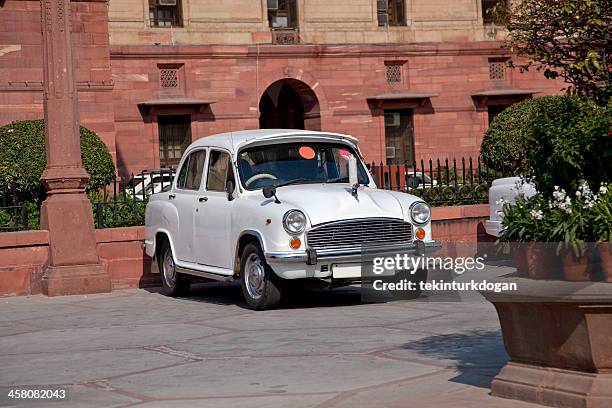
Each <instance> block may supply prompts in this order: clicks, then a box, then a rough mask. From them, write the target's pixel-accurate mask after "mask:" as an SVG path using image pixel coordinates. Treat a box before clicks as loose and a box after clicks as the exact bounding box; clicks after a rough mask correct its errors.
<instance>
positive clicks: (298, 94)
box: [259, 79, 321, 130]
mask: <svg viewBox="0 0 612 408" xmlns="http://www.w3.org/2000/svg"><path fill="white" fill-rule="evenodd" d="M259 127H260V128H261V129H308V130H321V114H320V108H319V100H318V99H317V96H316V95H315V93H314V92H313V90H312V89H310V87H309V86H308V85H306V84H305V83H304V82H302V81H298V80H297V79H281V80H279V81H276V82H274V83H273V84H272V85H270V86H269V87H268V89H266V91H265V92H264V93H263V95H262V96H261V100H260V101H259Z"/></svg>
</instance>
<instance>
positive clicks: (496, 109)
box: [488, 104, 512, 126]
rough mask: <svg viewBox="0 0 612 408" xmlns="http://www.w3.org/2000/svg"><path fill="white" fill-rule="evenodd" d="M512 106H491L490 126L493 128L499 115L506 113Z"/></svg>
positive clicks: (489, 108)
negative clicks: (494, 121)
mask: <svg viewBox="0 0 612 408" xmlns="http://www.w3.org/2000/svg"><path fill="white" fill-rule="evenodd" d="M510 106H512V105H509V104H502V105H489V107H488V110H489V126H491V123H493V120H494V119H495V118H496V117H497V115H499V114H500V113H502V112H503V111H504V109H506V108H508V107H510Z"/></svg>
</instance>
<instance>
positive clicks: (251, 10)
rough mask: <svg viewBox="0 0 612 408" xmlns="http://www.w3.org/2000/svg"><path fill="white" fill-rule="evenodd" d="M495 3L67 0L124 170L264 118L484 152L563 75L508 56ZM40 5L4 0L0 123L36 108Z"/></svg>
mask: <svg viewBox="0 0 612 408" xmlns="http://www.w3.org/2000/svg"><path fill="white" fill-rule="evenodd" d="M58 1H68V0H58ZM495 2H496V1H495V0H492V1H491V0H457V1H453V2H445V1H440V0H379V1H377V0H353V1H350V2H337V3H331V2H328V1H326V0H216V1H214V0H110V1H109V0H72V2H71V5H72V10H73V27H72V31H73V42H74V44H75V47H76V52H75V59H76V61H77V64H78V66H77V67H76V68H77V69H76V73H77V82H78V91H79V100H80V115H81V123H82V124H83V125H84V126H87V127H89V128H90V129H92V130H94V131H96V132H97V133H98V134H99V135H100V136H101V137H102V139H103V140H104V141H105V142H106V143H107V145H108V147H109V149H110V150H111V152H112V153H113V155H114V156H115V158H116V162H117V165H118V168H119V171H120V172H121V173H122V174H125V172H135V171H140V170H142V169H146V168H155V167H165V166H173V165H176V164H177V163H178V159H179V158H180V155H181V153H182V151H183V149H184V148H185V147H186V146H187V145H188V143H189V142H190V141H191V140H193V139H195V138H199V137H204V136H206V135H210V134H214V133H219V132H224V131H229V130H241V129H251V128H258V127H283V128H305V129H313V130H329V131H336V132H342V133H349V134H352V135H354V136H356V137H358V138H359V139H360V141H361V147H362V150H363V153H364V154H365V156H366V159H368V160H373V161H377V162H378V161H383V162H387V163H396V162H404V161H408V162H411V161H412V160H414V159H416V160H421V159H425V160H427V159H429V158H444V157H449V158H450V157H460V156H470V155H471V156H477V155H478V151H479V146H480V141H481V138H482V134H483V132H484V131H485V129H486V128H487V126H488V123H489V121H490V120H491V118H492V117H493V116H494V115H496V114H497V113H498V112H499V111H501V110H502V109H503V108H505V107H506V106H508V105H510V104H512V103H514V102H516V101H520V100H522V99H524V98H529V97H532V96H534V95H536V96H537V95H544V94H550V93H556V92H558V91H559V90H560V88H561V87H562V85H561V84H560V83H558V82H554V81H548V80H545V79H544V78H543V77H542V76H541V75H540V74H538V73H527V74H521V73H519V72H518V70H510V69H508V68H506V66H505V63H506V62H507V61H508V60H509V58H510V56H509V55H507V54H506V53H505V51H504V50H503V49H502V48H501V40H502V39H503V36H504V30H503V27H499V26H497V25H495V22H494V21H493V19H492V18H491V16H489V15H488V13H487V9H488V8H489V7H491V5H492V4H494V3H495ZM40 12H41V11H40V2H39V1H36V0H4V1H2V0H0V125H1V124H6V123H8V122H11V121H14V120H22V119H34V118H41V117H42V115H43V110H42V109H43V108H42V75H43V71H42V50H41V41H42V40H41V33H40V31H41V26H40V19H41V17H40Z"/></svg>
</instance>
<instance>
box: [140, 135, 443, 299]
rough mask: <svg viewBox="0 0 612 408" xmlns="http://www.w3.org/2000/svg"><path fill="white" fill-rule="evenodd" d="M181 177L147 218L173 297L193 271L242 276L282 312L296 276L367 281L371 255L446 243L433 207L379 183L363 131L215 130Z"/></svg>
mask: <svg viewBox="0 0 612 408" xmlns="http://www.w3.org/2000/svg"><path fill="white" fill-rule="evenodd" d="M177 174H178V176H177V177H176V178H175V180H174V182H173V185H172V189H171V190H170V191H169V192H167V193H161V194H155V195H153V196H151V199H150V201H149V203H148V205H147V208H146V216H145V217H146V236H145V250H146V253H147V254H148V255H149V256H151V257H153V258H154V259H155V260H156V262H157V266H158V269H159V271H160V273H161V275H162V282H163V286H164V291H165V293H166V294H167V295H170V296H178V295H182V294H186V292H187V291H188V289H189V286H190V278H191V276H198V277H204V278H209V279H216V280H226V281H229V280H234V279H240V281H241V285H242V291H243V293H244V297H245V299H246V301H247V303H248V305H249V307H251V308H253V309H266V308H272V307H274V306H275V305H276V304H277V303H278V302H279V300H280V299H281V295H282V294H283V293H286V292H285V290H286V287H287V284H288V283H289V282H292V283H294V285H293V286H295V284H296V283H297V284H298V285H300V284H307V283H314V282H316V283H325V284H327V285H329V286H333V287H336V286H343V285H350V284H353V283H356V282H362V281H363V280H364V279H363V277H362V268H361V265H362V261H363V260H364V259H365V255H364V254H366V255H367V257H369V258H368V259H371V258H372V257H374V256H382V255H392V254H396V253H419V254H421V253H423V252H425V251H427V250H429V249H431V248H434V247H438V246H439V245H438V244H437V243H436V242H435V241H434V240H433V239H432V236H431V224H430V208H429V206H428V205H427V204H426V203H424V202H423V201H421V200H420V199H419V198H417V197H415V196H412V195H410V194H406V193H401V192H393V191H385V190H379V189H377V188H376V185H375V184H374V180H373V179H372V177H371V175H370V174H369V172H368V171H367V169H366V167H365V166H364V162H363V159H362V157H361V154H360V153H359V150H358V148H357V139H355V138H353V137H351V136H346V135H341V134H334V133H319V132H313V131H299V130H253V131H243V132H232V133H226V134H221V135H215V136H210V137H205V138H202V139H199V140H197V141H196V142H194V143H193V144H192V145H191V146H189V148H188V149H187V150H186V152H185V154H184V156H183V158H182V160H181V163H180V165H179V171H178V173H177ZM400 272H405V271H400ZM400 272H398V273H397V274H396V276H395V278H396V279H397V277H398V276H400ZM393 273H394V272H392V274H393ZM411 276H413V277H414V276H415V275H414V274H413V275H411ZM416 276H418V278H419V279H420V280H423V279H426V277H427V271H420V274H417V275H416Z"/></svg>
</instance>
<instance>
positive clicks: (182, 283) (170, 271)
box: [157, 241, 191, 297]
mask: <svg viewBox="0 0 612 408" xmlns="http://www.w3.org/2000/svg"><path fill="white" fill-rule="evenodd" d="M157 263H158V265H159V272H160V273H161V278H162V285H163V289H162V291H163V293H164V295H166V296H171V297H176V296H186V295H187V294H189V286H190V285H191V276H189V275H185V274H183V273H178V272H177V271H176V265H175V264H174V257H173V256H172V248H171V247H170V243H169V242H168V241H164V242H163V243H162V246H161V248H160V251H159V256H158V259H157Z"/></svg>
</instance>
